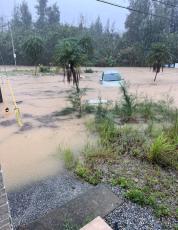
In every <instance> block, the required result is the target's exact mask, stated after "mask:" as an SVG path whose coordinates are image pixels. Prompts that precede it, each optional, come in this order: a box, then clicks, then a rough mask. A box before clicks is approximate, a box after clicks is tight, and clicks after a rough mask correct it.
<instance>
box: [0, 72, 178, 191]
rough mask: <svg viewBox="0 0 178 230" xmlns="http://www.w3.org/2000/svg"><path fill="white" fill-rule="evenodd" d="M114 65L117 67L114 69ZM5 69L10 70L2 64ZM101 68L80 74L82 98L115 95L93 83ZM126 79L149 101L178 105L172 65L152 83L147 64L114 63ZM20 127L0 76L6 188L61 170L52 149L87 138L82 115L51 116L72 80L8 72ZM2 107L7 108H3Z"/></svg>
mask: <svg viewBox="0 0 178 230" xmlns="http://www.w3.org/2000/svg"><path fill="white" fill-rule="evenodd" d="M116 69H117V68H116ZM8 70H10V69H8ZM102 70H103V69H101V68H96V69H95V71H96V72H95V73H94V74H82V75H83V78H82V80H81V87H82V88H87V89H88V90H87V95H86V96H85V98H84V99H97V98H99V97H100V98H102V99H107V100H112V101H116V100H118V99H119V98H120V91H119V89H118V88H116V87H115V88H105V87H103V86H101V85H100V84H99V79H100V76H101V72H102ZM118 70H119V72H120V73H121V75H122V76H123V77H124V79H125V80H126V81H127V82H129V85H130V90H131V92H133V93H135V94H137V95H138V97H139V98H141V97H145V96H147V97H150V98H152V99H154V100H160V99H165V98H166V97H167V96H169V97H173V99H174V103H175V105H176V106H177V105H178V90H177V88H178V70H176V69H166V70H165V71H164V72H163V73H161V74H160V75H159V76H158V81H157V83H155V84H154V83H153V78H154V74H153V73H152V72H151V71H150V70H149V69H148V68H147V69H146V68H118ZM8 78H9V80H10V82H11V85H12V87H13V90H14V93H15V96H16V100H17V102H18V106H19V108H20V111H21V115H22V120H23V123H24V127H23V128H19V127H18V125H17V123H16V119H15V115H14V111H13V109H14V107H13V103H12V98H11V96H10V92H9V90H8V87H7V85H6V80H5V77H3V82H4V84H3V85H2V92H3V96H4V104H1V105H0V163H1V165H2V167H3V171H4V177H5V183H6V187H7V189H8V191H11V190H14V189H16V188H17V187H21V186H23V185H27V184H30V183H33V182H37V181H39V180H41V179H44V178H46V177H49V176H53V175H56V174H60V173H62V172H63V164H62V162H61V160H60V157H59V154H58V149H59V146H60V147H62V148H71V149H72V150H75V152H76V154H77V152H78V151H79V150H80V149H81V148H82V147H83V146H84V145H85V144H86V143H87V142H89V141H90V139H92V137H91V136H90V134H89V133H88V131H87V128H86V127H85V121H86V119H87V118H86V117H85V118H81V119H78V118H76V116H75V115H74V114H71V115H68V116H57V115H56V114H57V112H60V111H61V110H63V109H65V108H66V107H68V106H69V105H70V103H69V102H68V100H67V95H68V91H69V90H70V89H71V87H72V85H68V84H67V83H64V82H63V76H56V75H55V76H38V77H34V76H32V75H30V74H27V75H23V74H19V75H18V74H16V75H15V76H13V73H10V74H9V77H8ZM5 107H8V108H9V109H10V111H9V113H8V114H7V113H5V111H4V109H5Z"/></svg>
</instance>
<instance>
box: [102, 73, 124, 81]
mask: <svg viewBox="0 0 178 230" xmlns="http://www.w3.org/2000/svg"><path fill="white" fill-rule="evenodd" d="M120 80H121V77H120V75H119V74H118V73H110V74H104V75H103V81H120Z"/></svg>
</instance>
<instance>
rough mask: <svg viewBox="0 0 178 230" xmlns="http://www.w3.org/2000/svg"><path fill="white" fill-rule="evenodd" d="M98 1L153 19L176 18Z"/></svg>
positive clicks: (100, 0)
mask: <svg viewBox="0 0 178 230" xmlns="http://www.w3.org/2000/svg"><path fill="white" fill-rule="evenodd" d="M96 1H98V2H102V3H105V4H108V5H111V6H116V7H118V8H122V9H126V10H129V11H134V12H137V13H139V14H144V15H147V16H153V17H157V18H164V19H167V20H172V18H175V17H174V16H172V18H170V17H165V16H161V15H156V14H153V13H147V12H145V11H142V10H137V9H133V8H130V7H127V6H122V5H119V4H116V3H112V2H108V1H105V0H96Z"/></svg>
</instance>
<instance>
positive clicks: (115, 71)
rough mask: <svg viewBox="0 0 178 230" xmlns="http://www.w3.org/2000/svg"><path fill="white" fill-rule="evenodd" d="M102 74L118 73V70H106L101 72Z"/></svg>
mask: <svg viewBox="0 0 178 230" xmlns="http://www.w3.org/2000/svg"><path fill="white" fill-rule="evenodd" d="M103 73H104V74H115V73H117V74H118V71H117V70H106V71H104V72H103Z"/></svg>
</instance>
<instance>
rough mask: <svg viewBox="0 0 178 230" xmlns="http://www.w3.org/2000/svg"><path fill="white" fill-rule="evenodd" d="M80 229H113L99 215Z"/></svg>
mask: <svg viewBox="0 0 178 230" xmlns="http://www.w3.org/2000/svg"><path fill="white" fill-rule="evenodd" d="M80 230H112V228H110V227H109V226H108V225H107V224H106V222H105V221H104V220H103V219H102V218H101V217H97V218H96V219H94V220H93V221H91V222H90V223H88V224H87V225H86V226H85V227H83V228H81V229H80Z"/></svg>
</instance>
